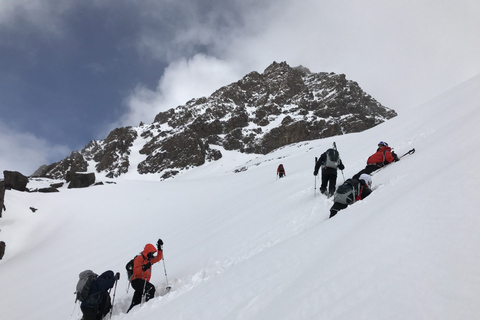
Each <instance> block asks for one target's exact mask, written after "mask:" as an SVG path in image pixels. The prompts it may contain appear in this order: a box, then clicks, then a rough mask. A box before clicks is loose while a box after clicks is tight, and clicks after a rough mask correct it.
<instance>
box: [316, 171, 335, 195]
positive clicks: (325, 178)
mask: <svg viewBox="0 0 480 320" xmlns="http://www.w3.org/2000/svg"><path fill="white" fill-rule="evenodd" d="M327 184H328V196H332V195H333V194H334V193H335V186H336V184H337V173H336V172H335V173H328V172H325V171H322V184H321V185H320V192H321V193H324V194H326V193H325V191H327Z"/></svg>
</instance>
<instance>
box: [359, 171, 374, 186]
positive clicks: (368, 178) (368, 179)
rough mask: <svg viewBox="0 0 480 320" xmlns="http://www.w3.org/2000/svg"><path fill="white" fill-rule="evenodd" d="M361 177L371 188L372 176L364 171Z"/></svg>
mask: <svg viewBox="0 0 480 320" xmlns="http://www.w3.org/2000/svg"><path fill="white" fill-rule="evenodd" d="M359 179H360V180H363V181H365V184H366V185H367V186H368V187H369V188H371V187H372V177H371V176H370V175H369V174H366V173H362V174H361V175H360V178H359Z"/></svg>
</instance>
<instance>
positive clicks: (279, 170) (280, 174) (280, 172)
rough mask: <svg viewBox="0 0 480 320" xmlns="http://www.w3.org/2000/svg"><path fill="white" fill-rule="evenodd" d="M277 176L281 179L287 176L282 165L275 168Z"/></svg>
mask: <svg viewBox="0 0 480 320" xmlns="http://www.w3.org/2000/svg"><path fill="white" fill-rule="evenodd" d="M277 175H278V177H279V178H283V177H284V176H286V175H287V173H286V172H285V168H284V167H283V164H280V165H279V166H278V168H277Z"/></svg>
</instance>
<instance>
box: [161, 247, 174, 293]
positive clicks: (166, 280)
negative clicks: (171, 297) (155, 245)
mask: <svg viewBox="0 0 480 320" xmlns="http://www.w3.org/2000/svg"><path fill="white" fill-rule="evenodd" d="M162 252H163V251H162ZM162 261H163V270H165V282H166V283H167V286H166V287H165V291H166V292H169V291H170V289H172V287H170V286H169V285H168V278H167V268H166V267H165V259H164V256H163V254H162Z"/></svg>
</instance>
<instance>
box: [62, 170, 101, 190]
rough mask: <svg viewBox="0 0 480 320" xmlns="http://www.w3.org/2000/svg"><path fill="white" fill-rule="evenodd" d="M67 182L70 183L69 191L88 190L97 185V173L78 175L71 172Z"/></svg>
mask: <svg viewBox="0 0 480 320" xmlns="http://www.w3.org/2000/svg"><path fill="white" fill-rule="evenodd" d="M67 182H70V183H69V185H68V189H72V188H86V187H89V186H91V185H92V184H94V183H95V173H93V172H90V173H78V172H74V173H72V172H71V171H69V172H68V174H67Z"/></svg>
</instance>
